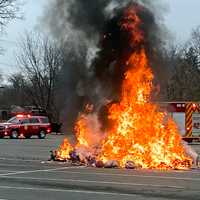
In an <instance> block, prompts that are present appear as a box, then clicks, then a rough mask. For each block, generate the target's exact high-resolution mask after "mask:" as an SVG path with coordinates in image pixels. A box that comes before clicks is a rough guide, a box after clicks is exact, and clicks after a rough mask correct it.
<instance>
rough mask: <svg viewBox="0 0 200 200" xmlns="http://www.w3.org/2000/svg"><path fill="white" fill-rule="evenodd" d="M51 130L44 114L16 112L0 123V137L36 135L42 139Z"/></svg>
mask: <svg viewBox="0 0 200 200" xmlns="http://www.w3.org/2000/svg"><path fill="white" fill-rule="evenodd" d="M50 132H51V124H50V123H49V119H48V117H46V116H32V115H29V114H28V115H25V114H18V115H16V116H15V117H12V118H11V119H9V120H8V121H7V122H5V123H1V124H0V138H3V137H5V136H9V137H10V138H12V139H17V138H19V137H25V138H31V137H32V136H34V135H35V136H38V138H40V139H44V138H45V137H46V135H47V134H49V133H50Z"/></svg>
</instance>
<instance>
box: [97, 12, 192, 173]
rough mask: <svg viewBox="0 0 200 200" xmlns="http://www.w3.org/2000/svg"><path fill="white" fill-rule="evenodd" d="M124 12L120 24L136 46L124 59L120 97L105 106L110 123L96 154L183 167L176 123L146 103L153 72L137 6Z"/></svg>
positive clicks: (186, 162) (185, 162)
mask: <svg viewBox="0 0 200 200" xmlns="http://www.w3.org/2000/svg"><path fill="white" fill-rule="evenodd" d="M125 16H126V17H125V20H123V21H122V22H123V24H122V28H123V29H125V30H127V31H128V32H129V33H131V38H132V39H131V41H132V42H134V43H137V44H138V45H140V47H139V50H138V51H137V52H134V53H132V55H131V56H130V58H129V60H128V65H129V70H128V71H127V72H126V73H125V78H124V81H123V84H122V93H121V100H120V102H119V103H117V104H113V105H112V106H111V107H110V109H109V118H110V119H111V120H112V121H113V122H114V125H113V127H112V129H111V130H110V131H109V133H108V137H107V138H106V139H105V140H104V141H103V143H102V149H101V153H100V155H99V157H98V158H99V159H100V160H103V161H104V162H106V161H108V160H116V161H118V162H119V163H120V166H121V167H125V164H126V162H128V161H132V162H134V163H135V164H137V165H138V166H141V167H143V168H159V169H168V168H187V167H188V166H190V165H191V161H190V159H189V158H187V157H186V156H185V153H184V148H183V146H182V145H181V137H180V134H179V132H178V130H177V127H176V124H175V123H174V122H173V121H172V120H171V119H169V118H167V115H166V114H165V113H162V112H159V111H158V110H159V109H158V106H157V105H155V104H153V103H150V95H151V91H152V80H153V74H152V71H151V69H150V67H149V61H148V58H147V55H146V52H145V49H144V48H143V47H142V45H143V43H144V38H143V34H142V32H141V30H140V24H141V20H140V19H139V17H138V16H137V8H130V9H128V10H127V11H126V12H125ZM165 121H166V122H165Z"/></svg>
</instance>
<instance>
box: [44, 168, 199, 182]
mask: <svg viewBox="0 0 200 200" xmlns="http://www.w3.org/2000/svg"><path fill="white" fill-rule="evenodd" d="M52 172H53V171H49V172H48V173H52ZM56 173H65V174H80V175H103V176H120V177H141V178H157V179H175V180H189V181H190V180H191V181H200V178H187V177H176V176H159V175H157V176H153V175H137V174H119V173H118V174H116V173H103V172H95V173H94V172H74V171H68V170H66V171H56Z"/></svg>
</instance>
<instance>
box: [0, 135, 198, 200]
mask: <svg viewBox="0 0 200 200" xmlns="http://www.w3.org/2000/svg"><path fill="white" fill-rule="evenodd" d="M63 137H64V136H63V135H51V136H49V137H48V138H47V139H45V140H38V139H31V140H9V139H2V140H0V143H1V145H0V199H5V200H16V199H20V200H29V199H30V200H33V199H34V200H35V199H37V200H40V199H41V200H46V199H48V200H53V199H59V200H62V199H63V200H64V199H78V200H79V199H81V200H90V199H91V200H92V199H96V200H100V199H108V200H112V199H113V200H114V199H115V200H118V199H120V200H129V199H138V200H146V199H148V200H153V199H161V200H162V199H163V200H164V199H192V200H193V199H194V200H195V199H196V200H197V199H198V200H199V199H200V192H199V191H200V170H199V169H195V168H194V169H191V170H187V171H156V170H125V169H98V168H88V167H84V166H77V167H76V166H71V165H69V164H67V163H58V162H49V161H47V160H48V157H49V151H50V150H52V149H55V148H57V146H58V145H59V144H60V142H61V141H62V140H63ZM193 146H194V148H195V149H197V150H199V149H200V145H193Z"/></svg>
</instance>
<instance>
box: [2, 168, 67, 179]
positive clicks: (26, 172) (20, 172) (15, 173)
mask: <svg viewBox="0 0 200 200" xmlns="http://www.w3.org/2000/svg"><path fill="white" fill-rule="evenodd" d="M66 168H69V167H59V168H51V169H38V170H31V171H17V172H11V173H6V174H0V177H1V176H9V175H17V174H29V173H35V172H50V171H57V170H62V169H66Z"/></svg>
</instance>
